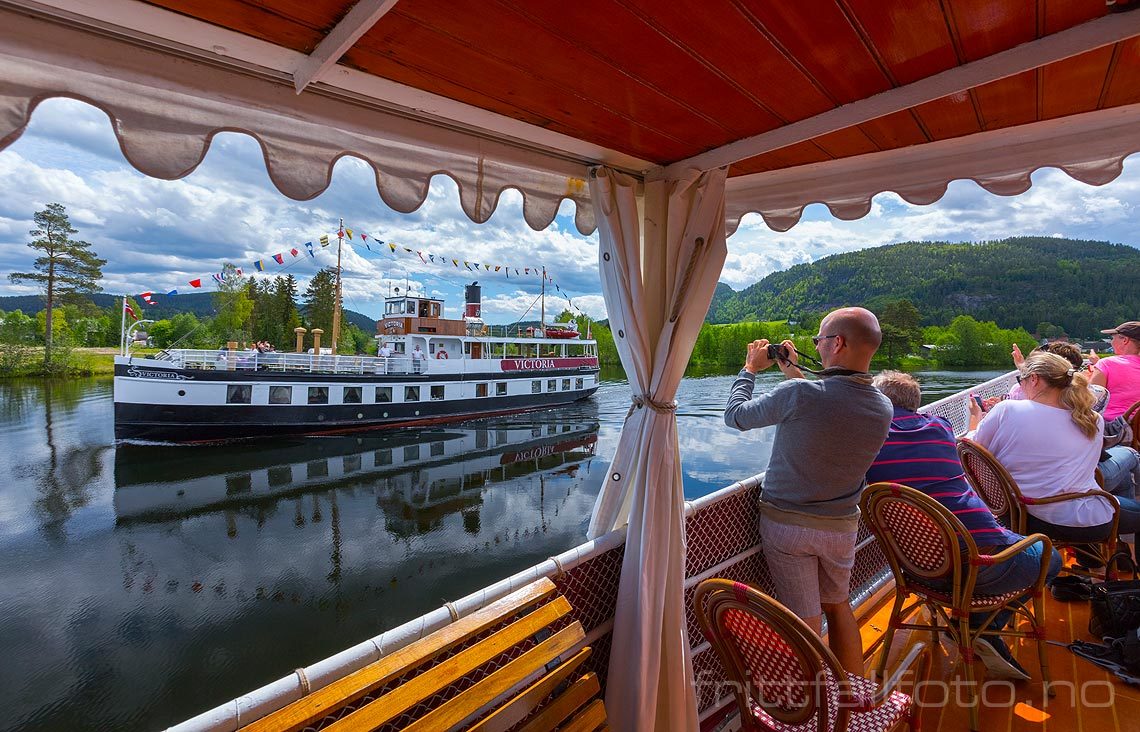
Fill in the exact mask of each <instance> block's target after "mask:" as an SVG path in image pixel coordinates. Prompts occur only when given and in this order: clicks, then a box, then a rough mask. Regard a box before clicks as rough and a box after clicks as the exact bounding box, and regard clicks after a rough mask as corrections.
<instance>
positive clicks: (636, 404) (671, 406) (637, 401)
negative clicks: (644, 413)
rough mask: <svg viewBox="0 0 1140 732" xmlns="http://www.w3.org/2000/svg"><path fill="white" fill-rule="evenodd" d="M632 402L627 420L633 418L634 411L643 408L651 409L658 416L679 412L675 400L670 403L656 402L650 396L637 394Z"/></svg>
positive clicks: (626, 415) (627, 413)
mask: <svg viewBox="0 0 1140 732" xmlns="http://www.w3.org/2000/svg"><path fill="white" fill-rule="evenodd" d="M632 402H633V403H632V404H630V405H629V411H628V412H626V413H625V418H626V419H629V418H630V417H632V416H633V410H635V409H641V408H642V407H649V408H650V409H652V410H653V411H654V412H657V413H658V414H667V413H669V412H676V411H677V401H676V400H675V399H674V400H673V401H668V402H655V401H653V399H651V398H650V397H649V395H648V394H635V395H634V396H633V398H632Z"/></svg>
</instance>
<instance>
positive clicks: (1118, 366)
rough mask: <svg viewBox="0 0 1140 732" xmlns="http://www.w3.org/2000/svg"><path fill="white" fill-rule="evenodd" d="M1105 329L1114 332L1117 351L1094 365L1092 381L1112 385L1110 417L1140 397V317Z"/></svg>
mask: <svg viewBox="0 0 1140 732" xmlns="http://www.w3.org/2000/svg"><path fill="white" fill-rule="evenodd" d="M1101 333H1104V334H1106V335H1111V336H1112V352H1113V354H1114V355H1112V356H1109V357H1108V358H1102V359H1100V360H1098V361H1097V362H1096V363H1095V364H1094V365H1093V375H1092V383H1094V384H1099V385H1101V386H1103V387H1105V388H1106V389H1108V406H1106V407H1105V408H1104V418H1105V420H1106V421H1109V420H1113V419H1116V418H1117V417H1119V416H1120V415H1122V414H1124V413H1125V412H1126V411H1127V410H1128V408H1129V407H1130V406H1132V405H1133V404H1135V403H1136V402H1138V401H1140V321H1138V320H1129V321H1128V322H1127V323H1121V324H1120V325H1118V326H1116V327H1115V328H1109V329H1108V330H1102V331H1101Z"/></svg>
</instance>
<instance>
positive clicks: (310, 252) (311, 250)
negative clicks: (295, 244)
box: [305, 241, 317, 259]
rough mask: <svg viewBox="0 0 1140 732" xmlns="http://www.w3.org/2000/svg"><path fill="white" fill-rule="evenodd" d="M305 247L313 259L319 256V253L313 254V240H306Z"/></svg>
mask: <svg viewBox="0 0 1140 732" xmlns="http://www.w3.org/2000/svg"><path fill="white" fill-rule="evenodd" d="M305 248H306V249H308V250H309V256H310V257H312V258H313V259H316V258H317V255H316V254H313V242H311V241H307V242H305Z"/></svg>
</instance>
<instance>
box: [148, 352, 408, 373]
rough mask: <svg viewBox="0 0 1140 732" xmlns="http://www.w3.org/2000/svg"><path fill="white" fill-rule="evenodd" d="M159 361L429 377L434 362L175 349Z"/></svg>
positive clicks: (222, 368) (209, 366)
mask: <svg viewBox="0 0 1140 732" xmlns="http://www.w3.org/2000/svg"><path fill="white" fill-rule="evenodd" d="M158 358H160V359H163V360H167V361H170V362H171V363H173V364H174V365H175V366H177V367H178V368H181V369H204V370H209V371H275V372H281V373H284V372H294V373H321V374H426V373H428V372H429V371H430V370H431V366H430V364H431V361H429V360H428V359H426V358H425V359H421V360H419V361H416V360H415V359H412V358H409V357H407V356H401V357H392V358H380V357H379V356H342V355H335V356H334V355H332V354H321V355H317V354H315V353H275V352H271V353H259V352H258V351H229V350H185V349H180V350H173V351H164V352H163V353H161V354H159V356H158Z"/></svg>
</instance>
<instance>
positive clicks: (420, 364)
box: [412, 343, 427, 374]
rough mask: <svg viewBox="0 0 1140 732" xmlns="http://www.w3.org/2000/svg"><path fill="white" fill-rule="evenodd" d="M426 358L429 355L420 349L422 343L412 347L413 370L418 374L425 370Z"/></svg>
mask: <svg viewBox="0 0 1140 732" xmlns="http://www.w3.org/2000/svg"><path fill="white" fill-rule="evenodd" d="M425 358H427V356H425V355H424V352H423V350H421V349H420V344H418V343H417V344H416V347H415V348H413V349H412V372H413V373H417V374H418V373H420V372H422V371H423V370H424V359H425Z"/></svg>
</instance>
